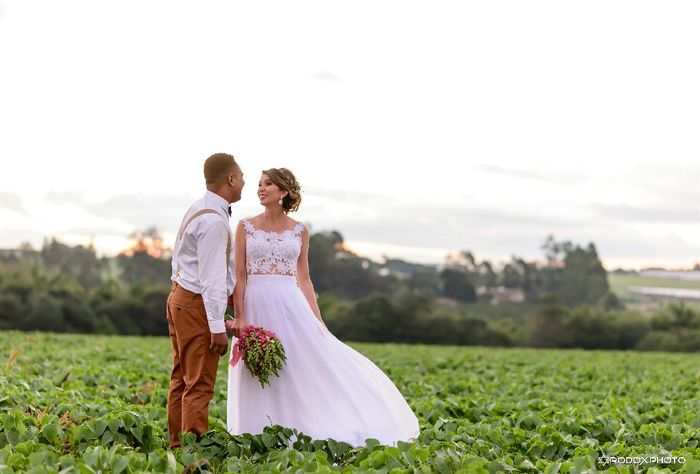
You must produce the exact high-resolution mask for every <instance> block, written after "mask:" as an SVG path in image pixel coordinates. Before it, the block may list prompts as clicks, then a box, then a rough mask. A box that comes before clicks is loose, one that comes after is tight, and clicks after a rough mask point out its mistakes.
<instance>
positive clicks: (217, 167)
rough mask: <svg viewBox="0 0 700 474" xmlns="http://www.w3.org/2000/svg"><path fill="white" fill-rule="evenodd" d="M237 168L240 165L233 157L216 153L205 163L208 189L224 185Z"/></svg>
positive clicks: (205, 178)
mask: <svg viewBox="0 0 700 474" xmlns="http://www.w3.org/2000/svg"><path fill="white" fill-rule="evenodd" d="M237 167H238V164H237V163H236V159H235V158H234V157H233V155H229V154H228V153H214V154H213V155H211V156H210V157H209V158H207V160H206V161H205V162H204V180H205V181H206V183H207V187H210V186H220V185H222V184H223V183H225V182H226V178H228V175H229V174H230V173H232V172H233V171H234V170H235V169H236V168H237Z"/></svg>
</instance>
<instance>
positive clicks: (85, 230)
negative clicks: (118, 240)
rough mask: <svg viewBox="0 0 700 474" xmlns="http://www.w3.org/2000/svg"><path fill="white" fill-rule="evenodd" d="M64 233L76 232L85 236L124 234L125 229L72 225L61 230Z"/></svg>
mask: <svg viewBox="0 0 700 474" xmlns="http://www.w3.org/2000/svg"><path fill="white" fill-rule="evenodd" d="M61 233H62V234H75V235H85V236H89V237H92V236H97V235H101V236H102V235H113V236H121V237H123V236H124V230H123V229H117V228H116V227H107V226H105V227H97V226H96V227H72V228H69V229H63V230H61Z"/></svg>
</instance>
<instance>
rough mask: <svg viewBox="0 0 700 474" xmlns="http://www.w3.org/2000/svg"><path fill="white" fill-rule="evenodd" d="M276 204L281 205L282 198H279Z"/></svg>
mask: <svg viewBox="0 0 700 474" xmlns="http://www.w3.org/2000/svg"><path fill="white" fill-rule="evenodd" d="M277 204H279V205H280V206H281V205H282V198H280V200H279V201H277Z"/></svg>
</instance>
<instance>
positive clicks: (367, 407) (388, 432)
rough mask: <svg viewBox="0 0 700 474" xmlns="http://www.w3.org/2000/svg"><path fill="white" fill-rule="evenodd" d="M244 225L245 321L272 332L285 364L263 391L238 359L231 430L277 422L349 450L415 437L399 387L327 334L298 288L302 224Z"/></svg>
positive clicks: (231, 378) (232, 378)
mask: <svg viewBox="0 0 700 474" xmlns="http://www.w3.org/2000/svg"><path fill="white" fill-rule="evenodd" d="M242 222H243V225H244V228H245V230H246V267H247V273H248V276H247V284H246V289H245V297H244V302H243V307H244V311H245V313H244V314H245V318H246V321H247V323H248V324H251V325H254V326H262V327H263V328H265V329H267V330H270V331H274V332H275V333H276V334H277V337H279V339H280V340H281V341H282V344H283V345H284V349H285V352H286V355H287V363H286V365H284V366H283V368H282V370H281V371H280V376H279V377H275V376H272V377H271V378H270V385H266V386H265V388H264V389H263V388H261V387H260V383H259V382H258V381H257V380H256V379H255V378H253V377H252V376H251V375H250V372H248V369H247V368H245V365H244V363H243V361H242V360H241V361H240V362H239V363H237V364H236V365H235V367H232V366H231V365H229V366H228V368H229V372H228V400H227V418H228V420H227V425H228V430H229V432H230V433H232V434H241V433H253V434H259V433H262V431H263V428H264V427H265V426H269V425H272V424H277V425H283V426H286V427H290V428H296V429H297V430H299V431H301V432H303V433H304V434H306V435H308V436H311V437H312V438H314V439H326V438H333V439H335V440H337V441H344V442H346V443H348V444H350V445H352V446H364V445H365V440H366V439H367V438H375V439H377V440H379V441H380V442H381V443H382V444H387V445H392V444H395V443H396V442H397V441H399V440H402V441H408V440H410V439H412V438H415V437H416V436H418V434H419V430H418V420H417V418H416V416H415V415H414V414H413V411H411V408H410V407H409V406H408V404H407V403H406V400H404V398H403V396H402V395H401V393H400V392H399V390H398V389H397V388H396V386H394V384H393V383H392V382H391V380H389V378H388V377H387V376H386V375H385V374H384V373H383V372H382V371H381V370H380V369H379V368H378V367H377V366H376V365H374V363H372V361H370V360H369V359H367V358H366V357H365V356H363V355H362V354H360V353H359V352H357V351H355V350H354V349H352V348H351V347H349V346H347V345H345V344H343V343H342V342H341V341H340V340H338V339H337V338H336V337H335V336H333V334H331V333H330V332H329V331H328V330H327V329H326V328H324V326H323V325H322V324H321V322H319V321H318V319H316V316H315V315H314V314H313V312H312V310H311V307H310V306H309V303H308V301H307V300H306V298H305V297H304V295H303V293H302V292H301V290H300V289H299V288H298V287H297V283H296V268H297V259H298V258H299V254H300V252H301V236H300V233H301V232H302V231H303V230H304V225H303V224H297V225H296V226H295V227H294V229H291V230H287V231H284V232H282V233H276V232H266V231H262V230H258V229H255V228H254V227H253V225H252V224H251V222H250V221H247V220H244V221H242ZM358 317H361V316H358ZM234 342H235V339H234Z"/></svg>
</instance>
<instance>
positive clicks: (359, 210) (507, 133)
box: [0, 0, 700, 269]
mask: <svg viewBox="0 0 700 474" xmlns="http://www.w3.org/2000/svg"><path fill="white" fill-rule="evenodd" d="M699 22H700V3H698V2H695V1H677V2H657V1H655V2H649V1H636V0H635V1H609V0H606V1H589V2H562V1H528V2H522V1H501V2H468V1H467V2H465V1H459V2H449V1H438V2H436V1H421V2H415V1H405V0H402V1H381V2H377V1H358V0H355V1H352V2H337V1H328V0H325V1H319V2H306V1H299V2H269V1H260V2H230V1H216V2H214V1H201V2H191V1H190V2H184V1H173V0H169V1H160V0H149V1H148V2H144V1H132V0H120V1H119V2H107V1H95V0H89V1H77V0H67V1H56V0H47V1H43V0H42V1H39V0H0V67H1V68H2V70H1V71H0V160H2V168H0V169H1V170H2V171H1V173H0V220H1V222H2V225H1V226H0V248H10V247H15V246H17V245H19V244H20V243H21V242H30V243H32V244H33V245H34V246H35V247H36V246H40V245H41V242H42V241H43V239H44V238H45V237H47V236H54V237H56V238H57V239H59V240H61V241H64V242H66V243H69V244H78V243H82V244H86V243H88V242H94V244H95V246H96V248H97V250H98V252H99V253H101V254H106V255H113V254H115V253H117V252H119V251H120V250H121V249H123V248H125V247H126V246H127V245H128V241H127V240H126V237H127V236H128V235H129V234H130V233H131V232H132V231H134V230H138V229H145V228H147V227H150V226H156V227H157V228H158V229H159V230H161V231H162V232H163V234H164V236H165V240H166V243H172V241H173V240H174V233H175V232H176V231H177V228H178V227H179V225H180V222H181V219H182V215H183V213H184V211H185V210H186V209H187V207H188V206H189V205H190V204H191V202H192V201H193V200H194V199H196V198H198V197H199V196H201V195H202V194H203V192H204V183H203V177H202V165H203V162H204V159H206V157H208V156H209V155H211V154H212V153H216V152H221V151H223V152H228V153H232V154H233V155H234V156H235V157H236V159H237V161H238V162H239V163H240V165H241V168H242V169H243V172H244V175H245V179H246V181H247V184H246V187H245V188H244V190H243V198H242V200H241V201H240V202H239V203H238V204H236V205H235V207H234V218H236V219H238V218H244V217H249V216H252V215H255V214H257V213H259V212H261V211H262V208H261V207H260V205H259V204H258V201H257V198H256V194H255V191H256V186H257V181H258V179H259V176H260V172H261V171H262V170H263V169H266V168H270V167H287V168H289V169H291V170H292V171H293V172H294V174H295V175H296V176H297V178H298V180H299V182H300V183H301V186H302V193H303V201H302V205H301V209H300V211H299V212H298V213H296V214H293V215H292V217H294V218H295V219H297V220H301V221H303V222H306V223H307V224H309V226H310V227H311V229H312V232H313V231H323V230H337V231H339V232H340V233H341V234H342V235H343V237H344V238H345V240H346V242H347V244H348V246H349V247H350V248H351V249H353V250H355V251H356V252H357V253H359V254H361V255H365V256H368V257H370V258H374V259H377V260H381V259H382V258H383V256H387V257H392V258H404V259H407V260H411V261H415V262H423V263H439V262H441V261H444V258H445V255H446V254H447V253H449V252H459V251H461V250H469V251H471V252H473V253H474V254H475V256H476V257H477V259H478V260H482V259H489V260H491V261H492V262H494V263H498V262H504V261H507V260H509V259H510V258H511V256H512V255H516V256H519V257H524V258H528V259H535V258H542V255H543V254H542V251H541V249H540V246H541V245H542V243H543V242H544V241H545V239H546V237H547V236H548V235H550V234H552V235H554V237H555V238H556V239H557V240H570V241H572V242H574V243H578V244H581V245H586V244H588V242H593V243H595V244H596V247H597V249H598V252H599V254H600V255H601V257H602V259H603V262H604V264H605V266H606V268H608V269H613V268H617V267H624V268H642V267H645V266H666V267H669V268H671V267H672V268H689V267H692V265H693V264H694V263H695V262H699V261H700V226H699V225H698V224H699V223H700V134H699V133H698V131H699V130H700V88H699V87H698V86H697V84H700V61H698V60H697V58H698V55H699V53H700V51H699V49H700V46H699V45H700V29H699V28H697V24H698V23H699ZM234 223H235V221H234Z"/></svg>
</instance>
